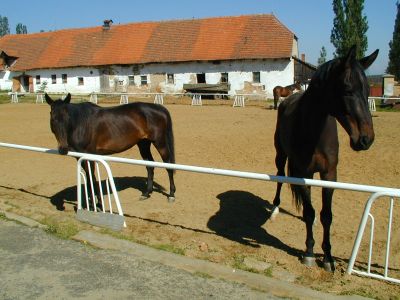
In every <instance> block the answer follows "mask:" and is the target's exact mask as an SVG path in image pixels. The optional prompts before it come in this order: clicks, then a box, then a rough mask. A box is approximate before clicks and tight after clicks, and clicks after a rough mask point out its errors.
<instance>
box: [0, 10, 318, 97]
mask: <svg viewBox="0 0 400 300" xmlns="http://www.w3.org/2000/svg"><path fill="white" fill-rule="evenodd" d="M296 68H297V69H298V70H297V71H296V70H295V69H296ZM300 69H301V70H300ZM304 69H310V65H309V64H307V63H305V62H304V63H303V61H302V60H301V59H299V58H298V45H297V37H296V35H295V34H294V33H293V32H292V31H290V30H289V29H288V28H287V27H286V26H285V25H283V24H282V23H281V22H280V21H279V20H278V19H277V18H276V17H275V16H274V15H272V14H261V15H245V16H234V17H215V18H206V19H191V20H173V21H161V22H141V23H129V24H121V25H114V24H112V20H105V21H104V24H103V25H102V26H97V27H91V28H78V29H65V30H58V31H52V32H41V33H34V34H20V35H6V36H4V37H2V38H1V39H0V89H2V90H7V89H8V90H12V91H14V92H37V91H41V90H44V89H45V90H46V91H47V92H61V93H65V92H70V93H92V92H97V93H110V92H138V93H141V92H143V93H145V92H164V93H181V92H184V91H198V92H199V91H200V92H204V91H208V92H221V93H227V94H230V95H233V94H236V93H247V94H248V93H258V94H266V95H267V96H269V97H271V96H272V89H273V88H274V87H275V86H276V85H289V84H292V83H293V82H294V81H295V80H306V79H308V78H302V76H304V74H308V73H307V72H306V73H304ZM302 74H303V75H302ZM307 76H308V75H307Z"/></svg>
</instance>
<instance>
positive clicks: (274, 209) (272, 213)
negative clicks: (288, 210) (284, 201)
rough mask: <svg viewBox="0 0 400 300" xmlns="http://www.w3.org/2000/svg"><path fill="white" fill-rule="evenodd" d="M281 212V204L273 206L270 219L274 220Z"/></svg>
mask: <svg viewBox="0 0 400 300" xmlns="http://www.w3.org/2000/svg"><path fill="white" fill-rule="evenodd" d="M278 214H279V206H274V207H272V212H271V217H270V220H271V221H274V220H275V219H276V216H277V215H278Z"/></svg>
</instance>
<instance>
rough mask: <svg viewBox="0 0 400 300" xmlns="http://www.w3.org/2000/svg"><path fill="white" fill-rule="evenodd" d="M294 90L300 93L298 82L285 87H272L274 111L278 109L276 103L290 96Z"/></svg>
mask: <svg viewBox="0 0 400 300" xmlns="http://www.w3.org/2000/svg"><path fill="white" fill-rule="evenodd" d="M295 90H298V91H301V85H300V82H295V83H294V84H291V85H287V86H280V85H277V86H276V87H274V89H273V90H272V93H273V94H274V109H275V110H276V109H277V108H278V102H279V100H280V98H281V97H288V96H290V95H292V94H293V92H294V91H295Z"/></svg>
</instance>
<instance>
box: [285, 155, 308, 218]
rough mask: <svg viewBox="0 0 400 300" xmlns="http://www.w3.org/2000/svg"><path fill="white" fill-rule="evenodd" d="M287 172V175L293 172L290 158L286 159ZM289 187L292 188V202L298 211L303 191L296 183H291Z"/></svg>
mask: <svg viewBox="0 0 400 300" xmlns="http://www.w3.org/2000/svg"><path fill="white" fill-rule="evenodd" d="M287 174H288V176H289V177H290V176H292V174H293V163H292V162H291V160H290V159H288V167H287ZM290 189H291V190H292V196H293V202H294V204H295V206H296V209H297V211H300V210H301V207H302V205H303V200H304V199H303V193H302V192H301V187H300V186H299V185H297V184H291V185H290Z"/></svg>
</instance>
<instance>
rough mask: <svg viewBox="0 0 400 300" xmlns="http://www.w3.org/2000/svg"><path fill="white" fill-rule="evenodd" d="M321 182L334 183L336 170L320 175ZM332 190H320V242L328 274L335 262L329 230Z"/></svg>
mask: <svg viewBox="0 0 400 300" xmlns="http://www.w3.org/2000/svg"><path fill="white" fill-rule="evenodd" d="M320 177H321V179H322V180H330V181H336V177H337V176H336V170H333V171H331V172H329V173H327V174H320ZM333 192H334V190H333V189H328V188H323V189H322V209H321V213H320V220H321V223H322V226H323V228H324V238H323V241H322V250H323V251H324V269H325V270H326V271H328V272H333V271H335V260H334V259H333V257H332V254H331V241H330V229H331V224H332V218H333V216H332V197H333Z"/></svg>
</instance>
